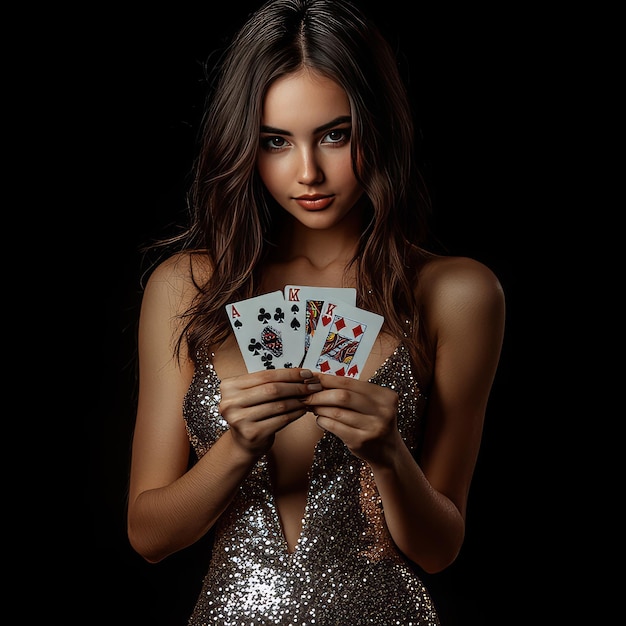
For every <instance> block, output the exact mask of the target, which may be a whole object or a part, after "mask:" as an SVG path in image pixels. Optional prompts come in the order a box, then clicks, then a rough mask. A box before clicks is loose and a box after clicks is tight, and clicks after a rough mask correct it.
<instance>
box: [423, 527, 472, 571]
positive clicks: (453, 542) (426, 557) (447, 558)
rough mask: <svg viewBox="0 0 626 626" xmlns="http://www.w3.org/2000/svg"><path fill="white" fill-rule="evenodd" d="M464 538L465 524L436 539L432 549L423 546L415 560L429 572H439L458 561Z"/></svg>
mask: <svg viewBox="0 0 626 626" xmlns="http://www.w3.org/2000/svg"><path fill="white" fill-rule="evenodd" d="M464 540H465V525H464V524H461V525H460V526H458V527H457V528H456V530H455V531H454V532H449V533H448V534H446V535H444V536H439V537H438V538H437V539H434V540H433V541H432V542H431V544H430V549H428V548H427V549H424V547H422V549H421V550H420V552H419V554H416V555H415V559H414V560H415V562H416V563H417V564H418V565H419V567H421V568H422V569H423V570H424V571H425V572H426V573H427V574H439V573H441V572H442V571H443V570H445V569H447V568H448V567H450V565H452V564H453V563H454V562H455V561H456V559H457V557H458V556H459V554H460V552H461V548H462V547H463V542H464Z"/></svg>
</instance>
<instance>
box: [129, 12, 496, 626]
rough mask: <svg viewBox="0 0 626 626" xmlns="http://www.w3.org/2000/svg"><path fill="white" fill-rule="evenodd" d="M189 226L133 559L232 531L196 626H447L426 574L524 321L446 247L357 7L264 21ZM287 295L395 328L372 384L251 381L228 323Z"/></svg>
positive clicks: (238, 74)
mask: <svg viewBox="0 0 626 626" xmlns="http://www.w3.org/2000/svg"><path fill="white" fill-rule="evenodd" d="M190 207H191V222H190V225H189V228H188V229H187V230H186V232H185V233H183V234H181V235H180V236H179V237H177V238H175V239H174V240H170V241H168V242H165V243H167V244H175V243H177V244H179V246H180V249H179V250H178V251H177V252H176V253H174V254H172V255H171V256H170V257H169V258H168V259H166V260H165V261H163V262H162V263H160V264H159V265H158V267H156V268H155V269H154V271H153V272H152V274H151V276H150V278H149V280H148V283H147V285H146V289H145V293H144V297H143V302H142V310H141V315H140V325H139V373H140V379H139V399H138V408H137V418H136V426H135V431H134V438H133V449H132V464H131V474H130V493H129V504H128V534H129V539H130V542H131V544H132V546H133V548H134V549H135V550H136V551H137V552H138V553H139V554H140V555H142V556H143V557H144V558H145V559H146V560H147V561H149V562H151V563H157V562H159V561H161V560H162V559H164V558H166V557H167V556H168V555H171V554H173V553H175V552H177V551H179V550H182V549H184V548H186V547H188V546H190V545H192V544H193V543H194V542H196V541H198V540H199V539H200V538H202V537H203V536H205V535H206V534H207V533H208V532H209V531H210V530H211V531H212V532H213V533H214V539H213V544H212V552H211V560H210V564H209V569H208V572H207V574H206V576H205V578H204V581H203V586H202V591H201V593H200V596H199V598H198V601H197V604H196V606H195V608H194V610H193V613H192V615H191V617H190V619H189V625H190V626H199V625H201V624H221V625H222V626H228V625H240V624H241V625H242V624H255V625H259V624H272V625H275V624H285V625H287V624H294V625H295V624H316V625H323V626H324V625H328V624H342V625H348V624H349V625H350V626H358V625H359V624H385V625H387V624H395V623H397V624H404V625H406V624H414V625H434V624H439V618H438V615H437V611H436V607H435V606H434V604H433V601H432V599H431V597H430V595H429V593H428V591H427V590H426V589H425V587H424V585H423V583H422V581H421V579H420V577H419V572H420V570H422V571H426V572H431V573H434V572H439V571H442V570H443V569H445V568H446V567H447V566H449V565H450V564H451V563H452V562H453V561H454V560H455V558H456V557H457V555H458V554H459V551H460V549H461V546H462V544H463V541H464V534H465V515H466V510H467V499H468V492H469V487H470V483H471V480H472V475H473V472H474V468H475V464H476V460H477V455H478V451H479V447H480V441H481V436H482V429H483V420H484V416H485V410H486V406H487V401H488V398H489V394H490V391H491V386H492V384H493V379H494V376H495V372H496V369H497V365H498V361H499V357H500V350H501V345H502V339H503V329H504V311H505V303H504V296H503V292H502V288H501V285H500V283H499V281H498V279H497V277H496V276H495V275H494V274H493V272H492V271H491V270H490V269H489V268H487V267H486V266H485V265H483V264H481V263H480V262H478V261H476V260H473V259H469V258H461V257H451V256H440V255H437V254H434V253H432V252H429V251H428V250H427V243H428V231H427V218H428V213H429V204H428V196H427V194H426V193H425V190H424V189H423V186H422V184H421V179H420V177H419V175H418V172H417V170H416V168H415V166H414V159H413V126H412V120H411V113H410V106H409V102H408V99H407V96H406V93H405V90H404V87H403V84H402V81H401V77H400V76H399V73H398V71H397V64H396V60H395V58H394V55H393V52H392V50H391V48H390V46H389V45H388V44H387V43H386V42H385V40H384V39H383V38H382V37H381V35H380V33H379V31H378V30H377V29H376V27H375V26H374V25H373V24H372V23H371V22H370V21H368V20H367V18H366V17H365V16H364V15H362V13H361V12H360V11H359V9H358V8H357V7H356V6H355V5H353V4H351V3H350V2H349V1H346V0H269V2H266V3H265V4H263V5H262V6H261V7H260V8H259V9H258V10H257V11H256V12H255V13H253V14H252V15H251V16H250V17H249V19H248V21H247V22H246V23H245V24H244V25H243V27H242V29H241V30H240V31H239V33H238V34H237V35H236V36H235V38H234V40H233V42H232V44H231V45H230V47H229V48H228V50H227V51H226V54H225V56H224V58H223V60H222V65H221V68H220V73H219V76H218V80H217V82H216V84H215V86H214V89H213V93H212V94H211V97H210V101H209V105H208V108H207V112H206V115H205V118H204V120H203V134H202V138H201V145H200V151H199V156H198V159H197V162H196V164H195V176H194V180H193V184H192V188H191V191H190ZM286 285H308V286H312V287H317V288H326V287H342V288H353V289H355V290H356V304H357V306H358V307H359V308H360V309H364V310H367V311H370V312H373V313H375V314H378V315H380V316H382V317H383V318H384V324H383V326H382V329H381V331H380V333H379V334H378V335H377V337H376V341H375V343H374V345H373V347H372V350H371V352H370V353H369V356H368V358H367V360H366V361H365V363H364V367H363V369H362V371H361V374H360V376H359V377H358V378H351V377H346V376H343V377H342V376H336V375H332V374H323V373H319V372H317V371H311V368H303V367H276V368H273V369H262V370H261V371H252V372H249V371H248V369H247V368H246V365H245V362H244V359H243V356H242V351H241V349H240V348H239V345H238V343H237V340H236V338H235V336H234V333H233V331H232V327H231V325H230V320H229V317H228V315H227V314H226V307H227V305H229V303H233V302H238V301H242V300H245V299H248V298H252V297H255V296H258V295H260V294H266V293H270V292H274V291H282V290H283V289H284V288H285V286H286ZM190 443H191V448H192V450H193V453H194V454H193V455H191V453H190V452H191V451H190Z"/></svg>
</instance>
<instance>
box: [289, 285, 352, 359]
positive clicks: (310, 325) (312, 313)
mask: <svg viewBox="0 0 626 626" xmlns="http://www.w3.org/2000/svg"><path fill="white" fill-rule="evenodd" d="M284 297H285V308H286V309H287V315H288V323H289V326H290V328H293V329H295V331H296V332H299V333H300V341H302V346H303V354H302V356H303V358H304V357H306V353H307V352H308V350H309V346H310V345H311V340H312V339H313V336H314V335H315V329H316V328H317V323H318V321H319V319H320V315H321V312H322V307H323V306H324V302H326V301H327V300H332V301H333V302H345V303H346V304H350V305H352V306H355V305H356V289H354V288H353V287H311V286H310V285H287V286H286V287H285V290H284Z"/></svg>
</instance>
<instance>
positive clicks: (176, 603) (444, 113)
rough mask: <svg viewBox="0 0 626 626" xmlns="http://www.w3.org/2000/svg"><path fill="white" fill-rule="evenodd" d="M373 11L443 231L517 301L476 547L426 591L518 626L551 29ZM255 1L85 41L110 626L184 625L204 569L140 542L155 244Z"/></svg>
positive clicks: (480, 470) (99, 480)
mask: <svg viewBox="0 0 626 626" xmlns="http://www.w3.org/2000/svg"><path fill="white" fill-rule="evenodd" d="M367 4H368V7H367V8H369V10H370V12H371V13H372V15H373V16H374V17H375V19H376V21H377V22H378V23H379V24H380V25H381V26H382V28H383V30H385V31H386V32H387V34H388V35H389V37H390V38H391V39H392V41H393V42H394V46H395V47H396V48H397V49H398V50H399V52H400V58H401V68H402V71H403V72H404V73H405V75H406V76H407V79H408V84H409V91H410V95H411V99H412V102H413V105H414V109H415V115H416V121H417V126H418V128H419V130H420V133H421V135H422V142H423V143H422V151H421V159H422V160H423V165H424V169H425V172H426V176H427V180H428V183H429V185H430V189H431V193H432V196H433V201H434V210H435V222H434V226H435V230H436V234H437V235H438V237H439V238H440V239H441V240H442V241H443V242H444V243H445V244H446V245H447V248H448V250H449V251H450V253H452V254H459V255H467V256H471V257H474V258H476V259H478V260H480V261H483V262H484V263H486V264H487V265H489V266H490V267H491V268H492V269H493V270H494V271H495V273H496V274H497V275H498V277H499V278H500V280H501V282H502V284H503V287H504V290H505V293H506V296H507V328H506V335H505V342H504V348H503V353H502V360H501V364H500V368H499V371H498V373H497V377H496V380H495V384H494V387H493V392H492V396H491V400H490V403H489V406H488V411H487V418H486V424H485V431H484V439H483V445H482V448H481V453H480V457H479V461H478V465H477V468H476V474H475V478H474V482H473V485H472V490H471V495H470V503H469V512H468V519H467V537H466V542H465V545H464V547H463V550H462V552H461V554H460V556H459V558H458V560H457V561H456V562H455V563H454V564H453V565H452V566H451V567H450V568H449V569H448V570H446V571H445V572H443V573H441V574H438V575H435V576H425V582H426V584H427V586H428V587H429V588H430V590H431V592H432V594H433V596H434V598H435V601H436V603H437V605H438V607H439V610H440V613H441V617H442V625H443V626H457V625H461V624H463V625H464V626H483V625H485V626H486V625H492V624H507V623H513V622H514V621H515V618H514V616H517V615H518V613H519V608H518V607H519V603H520V602H523V600H522V598H523V597H524V596H526V595H527V594H528V589H527V590H526V591H525V592H524V591H521V590H520V581H519V579H520V576H521V572H522V571H523V570H524V567H525V565H524V562H525V560H527V559H528V558H529V557H528V547H529V541H530V540H529V539H528V533H527V532H526V530H523V531H522V532H520V531H519V529H520V527H521V528H523V529H525V528H526V527H527V524H532V523H533V521H532V520H533V519H534V517H535V515H536V512H535V511H534V509H533V501H534V498H535V494H534V493H533V489H534V488H533V485H532V483H531V482H530V483H529V481H528V480H527V479H525V478H523V471H522V469H521V468H522V467H523V466H524V465H525V464H526V463H527V455H528V443H524V444H522V441H521V439H520V428H519V424H520V421H521V420H522V419H523V416H524V415H525V413H526V412H525V409H524V407H523V406H522V405H521V403H520V398H521V397H522V394H523V391H522V387H523V384H524V381H523V375H522V374H523V373H522V372H521V369H520V367H518V365H517V363H518V362H519V360H520V358H521V357H520V354H521V353H522V352H524V351H527V350H528V346H527V345H524V342H525V341H526V339H527V338H526V337H525V336H524V335H523V329H522V315H521V313H520V310H521V308H522V305H523V304H524V302H523V300H524V296H523V295H522V294H523V285H522V283H523V280H522V273H521V271H520V263H519V261H518V259H519V258H520V257H521V254H520V248H521V246H522V245H526V244H527V240H526V236H527V234H528V229H527V227H526V224H527V217H526V215H527V210H528V209H527V206H528V203H529V201H530V199H531V196H532V195H533V192H532V191H531V189H530V186H529V180H528V178H529V174H528V167H527V163H526V162H525V158H526V157H525V155H526V154H527V153H528V145H529V143H530V142H531V141H532V138H533V136H534V133H535V132H536V131H535V129H534V119H533V108H534V103H533V102H532V100H531V94H532V93H534V92H533V90H530V89H528V86H529V84H530V83H531V81H536V80H537V78H536V76H533V77H531V74H532V73H533V68H534V64H535V62H536V59H535V57H534V55H533V52H532V47H533V46H529V45H528V42H529V38H530V39H533V38H534V45H535V46H536V45H537V42H538V40H539V38H540V33H538V32H537V31H531V32H530V35H529V30H528V28H525V27H524V26H525V25H524V24H523V20H522V18H521V17H520V16H513V15H511V14H509V15H507V16H497V15H496V16H495V17H494V15H493V14H490V15H487V14H486V9H484V10H481V9H480V7H478V8H477V7H475V6H470V5H461V7H460V8H459V7H455V8H454V10H452V9H449V10H446V9H445V8H443V7H441V8H439V9H438V10H434V9H432V8H430V7H429V6H428V5H416V6H415V7H413V9H412V11H411V16H410V17H409V15H408V14H407V12H406V9H405V5H404V3H400V2H393V1H391V2H385V3H373V2H372V3H367ZM382 4H384V7H383V6H381V5H382ZM433 4H434V3H433ZM256 5H257V3H255V2H238V3H230V4H229V5H226V6H222V7H220V9H219V17H218V11H217V9H216V8H212V7H210V6H207V7H204V8H198V7H196V8H193V9H190V8H186V7H184V5H181V6H179V7H178V8H177V9H175V10H174V9H172V8H171V7H169V8H167V9H163V10H162V11H161V12H156V13H155V12H154V10H152V12H151V13H150V14H145V15H144V14H142V15H139V14H132V15H131V14H127V13H121V12H120V13H118V14H115V15H103V16H102V19H101V20H100V24H99V28H98V29H97V31H98V34H97V35H91V34H90V33H89V31H87V30H86V31H84V37H85V40H84V41H83V46H84V49H86V50H89V54H88V55H87V62H88V68H87V69H86V70H85V72H84V75H83V76H82V77H81V80H83V81H84V85H85V91H84V96H83V97H84V101H83V102H82V107H83V109H84V110H86V111H87V113H88V115H90V116H91V119H90V124H89V129H90V130H89V134H87V131H85V133H86V134H85V138H84V139H85V142H90V143H93V144H95V145H96V146H100V150H99V152H100V154H99V155H98V157H97V159H94V162H97V164H98V166H97V167H94V168H93V170H92V171H91V179H90V180H89V181H88V183H89V182H90V183H92V185H93V188H92V194H93V196H97V198H94V200H97V202H96V203H95V204H94V206H97V207H101V210H100V211H99V212H98V214H97V216H92V220H93V219H95V220H96V221H97V229H98V234H99V235H100V239H101V242H102V244H101V245H102V248H103V254H105V255H106V257H107V258H108V259H110V262H107V263H105V264H104V265H101V266H100V267H101V270H100V271H99V280H100V285H99V286H98V287H99V289H98V293H99V294H104V295H103V296H102V297H99V298H98V304H97V306H96V309H95V316H94V324H96V325H97V328H98V332H97V333H96V336H97V345H96V357H97V362H98V363H99V365H100V367H99V368H98V385H97V389H96V392H97V401H96V402H92V403H91V407H92V409H91V410H90V411H89V410H88V411H87V412H86V414H85V416H86V422H85V423H86V430H85V436H86V437H88V439H89V442H90V445H89V461H90V466H89V473H88V475H87V479H88V487H87V489H86V499H87V506H88V509H89V516H90V522H91V523H90V529H91V533H92V534H91V535H90V537H89V538H88V542H89V549H88V552H89V554H90V558H89V560H90V561H91V563H90V566H89V568H90V569H91V570H95V571H96V572H97V574H98V581H99V582H98V594H101V598H102V599H103V600H102V599H101V601H100V602H99V605H100V609H99V612H100V613H101V614H100V616H99V617H100V618H101V619H102V620H103V621H104V620H106V619H110V620H115V623H129V624H130V623H132V624H137V625H143V624H146V625H148V624H150V625H153V626H160V625H163V626H165V625H167V626H176V625H181V626H182V625H183V624H185V621H186V618H187V616H188V615H189V613H190V612H191V608H192V606H193V603H194V601H195V598H196V595H197V593H198V591H199V588H200V583H201V578H202V575H203V573H204V570H205V567H206V546H205V545H204V543H203V542H200V544H198V545H196V546H194V547H192V548H189V549H187V550H185V551H183V552H181V553H178V554H176V555H173V556H171V557H169V558H168V559H166V560H165V561H163V562H162V563H160V564H157V565H149V564H147V563H145V562H143V561H142V560H141V558H140V557H139V556H138V555H136V554H135V553H134V552H133V551H132V549H131V548H130V546H129V544H128V540H127V538H126V533H125V506H126V494H127V491H126V490H127V479H128V465H129V450H130V441H131V436H132V428H133V419H134V403H135V393H136V380H135V361H134V359H135V334H136V324H137V319H138V315H139V304H140V300H141V288H140V276H141V270H142V267H143V264H142V259H141V255H140V253H139V247H140V245H141V244H143V243H145V242H147V241H149V240H151V239H153V238H155V237H160V236H162V235H164V234H167V233H169V232H171V230H172V227H173V225H174V224H176V223H180V222H181V221H182V220H184V217H185V199H184V194H185V190H186V189H187V185H188V182H189V173H190V170H191V166H192V160H193V157H194V155H195V152H194V151H195V140H196V136H197V132H198V130H199V121H200V115H201V111H202V107H203V98H204V93H205V85H204V82H203V77H204V72H203V63H204V62H205V61H206V60H207V59H208V58H209V56H210V55H211V54H212V53H213V52H214V51H215V50H218V49H219V48H220V47H222V46H223V45H224V44H225V42H226V41H227V40H228V38H229V36H230V35H231V34H232V32H233V31H234V29H235V28H236V27H237V26H238V25H239V24H240V23H241V21H242V20H243V19H244V18H245V16H246V15H247V13H248V11H249V10H250V9H251V8H253V7H255V6H256ZM85 210H88V209H87V208H86V209H85ZM534 211H537V208H536V206H535V208H534ZM535 218H536V215H535V217H534V218H533V219H535ZM529 272H530V267H529V266H526V267H524V274H525V275H528V273H529ZM524 323H525V322H524ZM522 346H524V348H523V349H522ZM93 546H95V547H96V551H97V555H96V556H94V554H93ZM346 626H349V625H346Z"/></svg>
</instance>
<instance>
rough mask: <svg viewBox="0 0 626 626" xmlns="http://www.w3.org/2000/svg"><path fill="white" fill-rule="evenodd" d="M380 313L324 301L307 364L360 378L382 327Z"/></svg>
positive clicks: (341, 374) (323, 370)
mask: <svg viewBox="0 0 626 626" xmlns="http://www.w3.org/2000/svg"><path fill="white" fill-rule="evenodd" d="M383 322H384V318H383V317H382V316H381V315H378V314H377V313H372V312H371V311H365V310H364V309H359V308H357V307H356V306H351V305H348V304H345V303H338V302H331V301H327V302H325V303H324V306H323V309H322V312H321V315H320V318H319V321H318V324H317V328H316V330H315V334H314V336H313V338H312V339H311V344H310V346H309V350H308V352H307V354H306V357H305V359H304V363H303V367H306V368H308V369H310V370H311V371H313V372H321V373H322V374H333V375H335V376H348V377H350V378H359V377H360V375H361V372H362V371H363V367H364V365H365V362H366V361H367V357H368V356H369V353H370V352H371V350H372V347H373V346H374V342H375V341H376V337H378V333H379V332H380V329H381V328H382V325H383Z"/></svg>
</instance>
